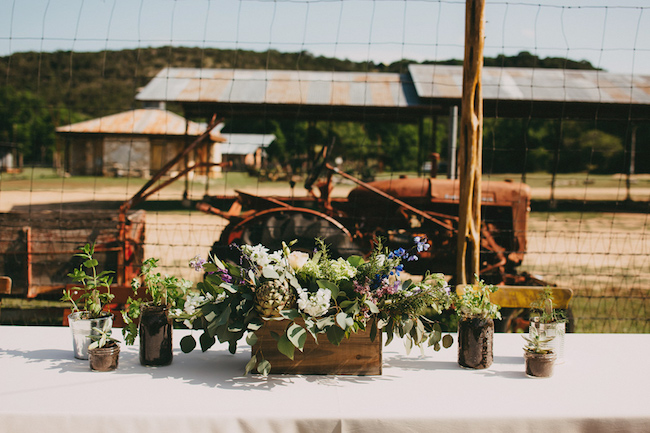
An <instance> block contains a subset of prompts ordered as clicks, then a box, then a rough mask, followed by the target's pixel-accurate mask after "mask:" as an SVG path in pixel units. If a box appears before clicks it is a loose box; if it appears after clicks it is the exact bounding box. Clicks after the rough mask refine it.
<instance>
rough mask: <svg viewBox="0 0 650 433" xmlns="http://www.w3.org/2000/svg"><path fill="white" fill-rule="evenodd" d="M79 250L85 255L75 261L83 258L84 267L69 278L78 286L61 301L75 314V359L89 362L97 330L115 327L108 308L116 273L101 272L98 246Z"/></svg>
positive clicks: (72, 325) (72, 316) (72, 324)
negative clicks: (91, 342)
mask: <svg viewBox="0 0 650 433" xmlns="http://www.w3.org/2000/svg"><path fill="white" fill-rule="evenodd" d="M79 250H80V251H81V252H79V253H77V254H75V255H74V257H79V258H81V259H82V263H81V265H80V266H79V267H78V268H75V269H74V271H73V272H71V273H69V274H68V276H69V277H70V278H71V279H72V281H73V282H74V283H76V284H77V285H76V286H75V287H73V288H70V289H68V290H64V291H63V296H62V297H61V300H62V301H66V302H70V304H71V309H72V313H71V314H70V315H68V323H69V325H70V329H71V330H72V338H73V348H74V353H75V357H76V358H79V359H88V346H89V344H90V340H89V338H88V337H89V336H90V335H92V334H95V333H96V331H94V329H104V328H106V327H108V329H110V328H111V327H112V324H113V315H112V314H111V313H110V312H109V311H105V306H106V304H108V303H110V302H111V301H112V300H113V298H114V296H115V295H113V294H112V293H111V284H112V282H113V278H112V277H111V276H110V274H111V273H113V271H109V270H104V271H101V272H98V270H97V268H98V266H99V262H98V261H97V260H96V259H95V258H94V257H93V256H94V254H95V245H94V244H93V245H91V244H86V245H84V246H83V247H80V248H79ZM80 292H81V294H79V293H80Z"/></svg>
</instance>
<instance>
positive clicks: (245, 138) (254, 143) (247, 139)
mask: <svg viewBox="0 0 650 433" xmlns="http://www.w3.org/2000/svg"><path fill="white" fill-rule="evenodd" d="M223 137H224V138H225V139H226V141H225V142H224V143H222V144H221V153H222V154H224V155H248V154H249V153H253V152H255V151H256V150H257V149H259V148H260V147H261V148H262V149H264V148H266V147H267V146H268V145H269V144H271V143H272V142H273V140H275V135H274V134H223Z"/></svg>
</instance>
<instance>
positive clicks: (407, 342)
mask: <svg viewBox="0 0 650 433" xmlns="http://www.w3.org/2000/svg"><path fill="white" fill-rule="evenodd" d="M404 348H405V349H406V354H407V355H410V354H411V349H412V348H413V339H412V338H411V337H410V336H407V337H405V338H404Z"/></svg>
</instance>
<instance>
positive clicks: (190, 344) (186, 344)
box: [181, 335, 196, 353]
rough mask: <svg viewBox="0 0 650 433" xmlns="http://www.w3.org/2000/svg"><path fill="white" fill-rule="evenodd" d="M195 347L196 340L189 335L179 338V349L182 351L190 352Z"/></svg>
mask: <svg viewBox="0 0 650 433" xmlns="http://www.w3.org/2000/svg"><path fill="white" fill-rule="evenodd" d="M195 347H196V340H195V339H194V337H192V336H191V335H186V336H185V337H183V338H181V350H182V351H183V353H190V352H191V351H193V350H194V348H195Z"/></svg>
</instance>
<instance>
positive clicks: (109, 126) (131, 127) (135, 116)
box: [56, 108, 225, 142]
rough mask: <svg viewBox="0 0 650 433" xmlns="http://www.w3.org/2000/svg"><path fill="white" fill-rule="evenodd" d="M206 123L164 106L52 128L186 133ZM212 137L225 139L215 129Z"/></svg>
mask: <svg viewBox="0 0 650 433" xmlns="http://www.w3.org/2000/svg"><path fill="white" fill-rule="evenodd" d="M205 128H206V126H205V125H203V124H200V123H196V122H192V121H186V120H185V118H184V117H182V116H179V115H178V114H175V113H172V112H170V111H166V110H159V109H152V108H146V109H139V110H131V111H125V112H122V113H117V114H113V115H110V116H105V117H99V118H97V119H92V120H87V121H85V122H79V123H73V124H71V125H65V126H59V127H58V128H56V132H59V133H76V134H123V135H168V136H169V135H177V136H182V135H189V136H199V135H201V134H203V132H205ZM210 139H211V140H212V141H219V142H223V141H224V140H225V139H224V138H223V136H221V134H220V133H219V131H218V130H217V129H214V130H212V133H211V134H210Z"/></svg>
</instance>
